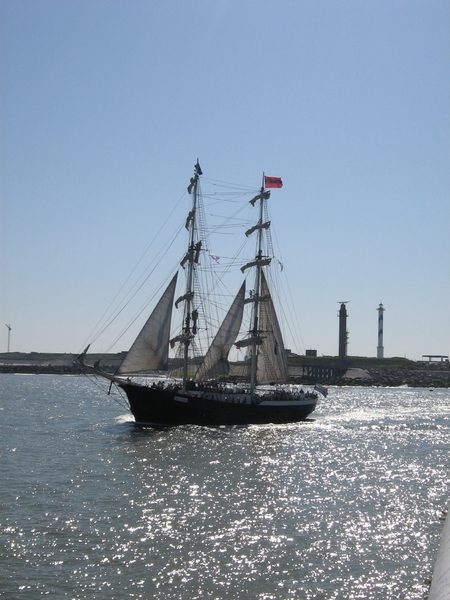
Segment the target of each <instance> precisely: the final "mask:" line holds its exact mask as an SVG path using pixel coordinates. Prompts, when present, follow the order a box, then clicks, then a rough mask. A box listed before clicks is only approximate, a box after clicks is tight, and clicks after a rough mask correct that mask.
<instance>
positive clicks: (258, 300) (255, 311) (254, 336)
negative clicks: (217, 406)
mask: <svg viewBox="0 0 450 600" xmlns="http://www.w3.org/2000/svg"><path fill="white" fill-rule="evenodd" d="M265 199H266V198H265V194H264V173H263V176H262V185H261V191H260V198H259V220H258V227H257V232H258V237H257V244H256V249H257V250H256V257H255V263H256V281H255V290H254V296H255V302H254V305H253V329H252V331H251V338H252V345H251V348H252V364H251V370H250V391H251V393H253V391H254V389H255V387H256V369H257V360H258V354H257V353H258V340H259V331H258V326H259V313H260V303H261V269H262V265H261V261H262V240H263V227H262V224H263V215H264V210H263V209H264V200H265Z"/></svg>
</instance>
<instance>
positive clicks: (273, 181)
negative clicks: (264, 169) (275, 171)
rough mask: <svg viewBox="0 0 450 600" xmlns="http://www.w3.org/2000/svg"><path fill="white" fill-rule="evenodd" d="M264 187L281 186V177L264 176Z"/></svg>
mask: <svg viewBox="0 0 450 600" xmlns="http://www.w3.org/2000/svg"><path fill="white" fill-rule="evenodd" d="M264 187H265V188H280V187H283V182H282V181H281V177H266V176H264Z"/></svg>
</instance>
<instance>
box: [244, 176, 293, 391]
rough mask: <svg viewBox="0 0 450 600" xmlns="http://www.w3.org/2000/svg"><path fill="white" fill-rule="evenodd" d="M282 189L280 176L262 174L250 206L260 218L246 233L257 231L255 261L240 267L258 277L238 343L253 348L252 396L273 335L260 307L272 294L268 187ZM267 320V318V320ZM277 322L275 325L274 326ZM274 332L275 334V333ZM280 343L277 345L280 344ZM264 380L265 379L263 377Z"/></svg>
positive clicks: (249, 300) (248, 300) (251, 367)
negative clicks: (267, 277)
mask: <svg viewBox="0 0 450 600" xmlns="http://www.w3.org/2000/svg"><path fill="white" fill-rule="evenodd" d="M282 186H283V182H282V181H281V179H280V178H279V177H266V176H265V175H264V173H263V178H262V186H261V189H260V191H259V194H258V195H257V196H255V197H254V198H253V199H252V200H250V203H251V204H252V205H253V206H255V203H256V202H257V201H259V219H258V222H257V224H256V225H254V226H253V227H251V228H250V229H249V230H248V231H246V233H245V235H246V236H249V235H251V234H252V233H254V232H255V231H256V232H257V240H256V255H255V260H253V261H251V262H249V263H247V264H246V265H244V266H243V267H241V271H242V272H244V271H245V270H246V269H248V268H251V267H252V268H254V269H255V272H256V275H255V287H254V289H253V291H252V292H251V293H250V298H248V299H247V300H246V302H251V303H252V304H253V309H252V319H251V329H250V331H249V337H248V338H247V339H244V340H240V341H239V342H237V343H236V346H237V347H238V348H243V347H250V349H251V364H250V389H251V392H252V393H253V391H254V389H255V387H256V386H257V385H258V383H259V382H258V381H257V379H258V377H257V373H258V362H259V353H260V348H259V347H260V346H261V344H263V340H264V338H265V337H266V336H267V335H268V334H269V333H270V332H269V331H262V330H261V322H262V320H261V308H262V303H263V302H269V301H270V294H269V293H268V290H267V284H265V286H264V285H263V280H264V278H263V274H262V269H263V267H266V266H268V265H269V264H270V262H271V260H272V258H271V257H270V256H267V255H264V239H265V235H264V232H263V230H268V229H269V228H270V221H266V222H264V220H263V219H264V216H265V215H266V210H265V207H266V201H267V200H268V199H269V197H270V191H269V190H266V189H265V188H281V187H282ZM266 320H267V319H266ZM272 321H273V324H272V325H271V328H273V327H274V326H275V327H276V329H278V323H277V322H276V316H274V317H273V319H272ZM275 323H276V325H274V324H275ZM272 333H273V332H272ZM277 343H278V342H277ZM263 377H265V376H263Z"/></svg>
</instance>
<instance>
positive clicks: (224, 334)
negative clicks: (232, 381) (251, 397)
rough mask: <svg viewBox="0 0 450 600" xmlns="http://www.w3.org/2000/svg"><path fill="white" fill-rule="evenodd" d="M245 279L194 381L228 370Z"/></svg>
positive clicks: (239, 319)
mask: <svg viewBox="0 0 450 600" xmlns="http://www.w3.org/2000/svg"><path fill="white" fill-rule="evenodd" d="M244 300H245V281H244V283H243V284H242V285H241V289H240V290H239V292H238V293H237V296H236V298H235V299H234V302H233V304H232V305H231V307H230V310H229V311H228V313H227V316H226V317H225V319H224V320H223V323H222V325H221V326H220V328H219V330H218V331H217V333H216V337H215V338H214V341H213V342H212V344H211V346H210V347H209V349H208V351H207V353H206V355H205V357H204V359H203V361H202V364H201V365H200V367H199V368H198V371H197V373H196V375H195V380H196V381H201V380H202V379H206V377H208V376H209V377H211V376H214V375H219V374H226V373H228V372H229V364H228V353H229V351H230V349H231V347H232V345H233V344H234V341H235V339H236V337H237V335H238V333H239V329H240V328H241V323H242V315H243V312H244Z"/></svg>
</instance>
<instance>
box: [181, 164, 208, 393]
mask: <svg viewBox="0 0 450 600" xmlns="http://www.w3.org/2000/svg"><path fill="white" fill-rule="evenodd" d="M200 175H202V170H201V168H200V164H199V162H198V159H197V163H196V165H195V167H194V177H192V178H191V181H190V184H189V187H188V192H189V193H190V194H191V196H192V209H191V211H190V213H189V215H188V218H187V220H186V228H187V229H188V234H189V243H188V251H187V253H186V256H185V257H184V259H183V260H182V262H181V266H182V267H183V268H185V269H186V293H185V295H184V296H183V297H182V298H179V300H177V303H178V302H179V301H180V300H184V301H185V309H184V318H183V329H182V335H181V336H180V339H179V341H180V342H181V343H182V344H183V346H184V347H183V391H186V383H187V381H188V375H189V371H188V369H189V346H190V344H191V342H192V340H193V338H194V336H195V334H196V333H197V319H198V313H197V311H196V310H194V309H193V299H194V267H195V265H196V264H198V262H199V255H200V250H201V247H202V241H201V240H196V232H197V227H196V219H197V209H198V195H199V177H200Z"/></svg>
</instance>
